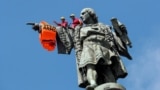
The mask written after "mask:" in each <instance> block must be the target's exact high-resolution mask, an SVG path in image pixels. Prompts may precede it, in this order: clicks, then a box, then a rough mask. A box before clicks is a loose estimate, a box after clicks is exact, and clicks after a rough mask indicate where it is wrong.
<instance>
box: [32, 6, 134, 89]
mask: <svg viewBox="0 0 160 90" xmlns="http://www.w3.org/2000/svg"><path fill="white" fill-rule="evenodd" d="M80 18H81V20H82V22H83V26H82V25H77V26H76V27H75V29H74V34H73V35H72V36H71V34H70V33H69V31H70V29H69V28H68V30H64V29H63V27H59V26H57V27H56V28H55V31H54V32H56V41H54V42H56V43H57V48H58V53H59V54H70V52H71V50H72V48H74V50H75V55H76V65H77V75H78V85H79V87H81V88H86V90H126V89H125V88H124V87H123V86H122V85H120V84H118V83H117V80H118V79H119V78H125V77H126V76H127V71H126V68H125V66H124V64H123V62H122V60H121V56H124V57H127V58H128V59H130V60H131V59H132V57H131V56H130V54H129V53H128V49H127V48H128V46H129V47H132V45H131V41H130V40H129V37H128V35H127V30H126V27H125V25H124V24H122V23H121V22H120V21H118V19H117V18H112V19H111V22H112V26H109V25H105V24H103V23H99V21H98V18H97V15H96V13H95V11H94V10H93V9H92V8H84V9H82V11H81V13H80ZM37 25H38V27H41V25H39V24H36V25H33V29H35V30H37V31H38V32H39V33H41V32H42V29H40V28H35V27H37ZM50 27H54V26H51V25H50ZM112 28H113V30H112ZM52 29H53V28H52ZM51 31H52V30H51ZM54 44H55V43H54Z"/></svg>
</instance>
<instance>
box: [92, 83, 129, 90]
mask: <svg viewBox="0 0 160 90" xmlns="http://www.w3.org/2000/svg"><path fill="white" fill-rule="evenodd" d="M94 90H126V89H125V87H123V86H122V85H120V84H118V83H105V84H102V85H99V86H97V87H96V88H95V89H94Z"/></svg>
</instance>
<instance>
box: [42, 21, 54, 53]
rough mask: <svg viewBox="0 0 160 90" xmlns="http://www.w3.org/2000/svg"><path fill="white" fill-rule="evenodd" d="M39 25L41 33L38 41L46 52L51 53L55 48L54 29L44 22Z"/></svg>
mask: <svg viewBox="0 0 160 90" xmlns="http://www.w3.org/2000/svg"><path fill="white" fill-rule="evenodd" d="M40 25H41V27H40V29H41V33H40V34H39V40H40V42H41V45H42V46H43V48H45V49H47V50H48V51H53V50H54V49H55V47H56V28H55V27H53V26H51V25H49V24H48V23H47V22H45V21H42V22H41V23H40Z"/></svg>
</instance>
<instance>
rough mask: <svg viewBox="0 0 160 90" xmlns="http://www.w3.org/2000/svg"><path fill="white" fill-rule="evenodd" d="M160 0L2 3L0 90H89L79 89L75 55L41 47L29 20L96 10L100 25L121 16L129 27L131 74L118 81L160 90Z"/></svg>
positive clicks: (132, 88)
mask: <svg viewBox="0 0 160 90" xmlns="http://www.w3.org/2000/svg"><path fill="white" fill-rule="evenodd" d="M159 3H160V1H159V0H130V1H129V0H116V1H115V0H1V1H0V27H1V28H0V29H1V30H0V31H1V33H0V41H1V42H0V90H64V89H65V90H84V89H81V88H79V87H78V85H77V75H76V74H77V73H76V65H75V55H74V51H72V53H71V55H60V54H57V50H55V51H54V52H48V51H46V50H44V49H43V48H42V46H41V45H40V42H39V39H38V33H37V32H34V31H33V30H32V29H31V27H30V26H27V25H26V23H27V22H40V21H42V20H45V21H47V22H48V23H50V24H53V20H56V21H60V20H59V18H60V17H61V16H64V17H66V19H67V20H68V22H71V20H70V18H69V15H70V14H71V13H75V15H76V16H77V17H79V14H80V11H81V10H82V9H83V8H85V7H91V8H93V9H94V10H95V11H96V13H97V15H98V18H99V21H100V22H102V23H105V24H107V25H111V22H110V19H111V18H112V17H117V18H118V19H119V20H120V21H121V22H122V23H124V24H125V25H126V27H127V29H128V33H129V36H130V39H131V40H132V43H133V48H131V49H129V52H130V53H131V55H132V57H133V60H132V61H129V60H127V59H126V58H124V57H122V59H123V62H124V63H125V66H126V68H127V70H128V73H129V75H128V76H127V77H126V78H125V79H120V80H119V81H118V82H119V83H121V84H122V85H124V86H125V87H126V88H127V90H159V85H160V79H159V76H160V69H159V68H160V66H159V64H160V60H159V58H160V40H159V38H160V36H159V34H160V11H159V10H160V5H159Z"/></svg>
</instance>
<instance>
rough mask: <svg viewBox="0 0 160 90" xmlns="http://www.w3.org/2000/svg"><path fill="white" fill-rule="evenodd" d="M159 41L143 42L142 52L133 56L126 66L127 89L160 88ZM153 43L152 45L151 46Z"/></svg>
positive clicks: (157, 89) (154, 89) (153, 89)
mask: <svg viewBox="0 0 160 90" xmlns="http://www.w3.org/2000/svg"><path fill="white" fill-rule="evenodd" d="M158 43H159V42H154V43H150V45H149V44H144V45H145V46H144V48H143V49H141V50H142V52H143V53H141V54H139V55H137V57H134V61H132V62H133V63H132V64H131V65H129V66H127V70H128V71H129V75H128V77H127V80H126V82H128V83H127V84H126V86H125V87H126V88H127V90H159V88H160V47H159V46H158ZM153 45H154V46H153Z"/></svg>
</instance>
